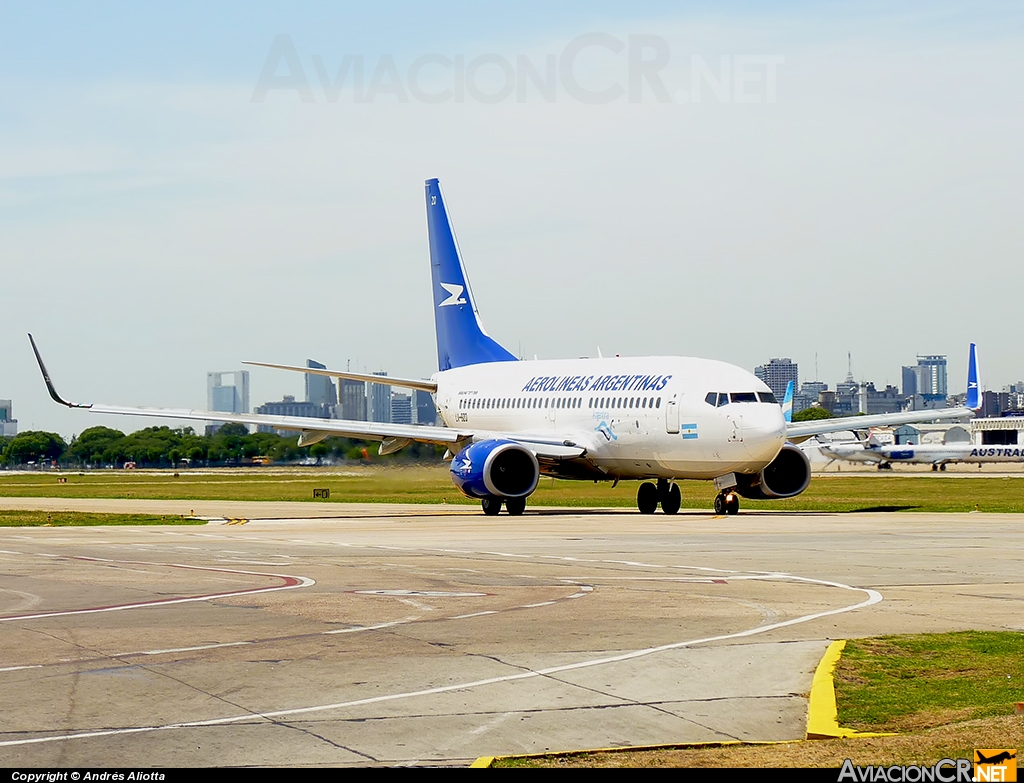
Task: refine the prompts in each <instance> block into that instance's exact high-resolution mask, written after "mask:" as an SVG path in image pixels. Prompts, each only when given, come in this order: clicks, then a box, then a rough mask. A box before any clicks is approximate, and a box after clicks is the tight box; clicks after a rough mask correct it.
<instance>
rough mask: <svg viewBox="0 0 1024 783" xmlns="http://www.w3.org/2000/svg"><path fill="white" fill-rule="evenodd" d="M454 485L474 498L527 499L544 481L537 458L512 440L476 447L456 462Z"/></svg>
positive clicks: (466, 449) (475, 444)
mask: <svg viewBox="0 0 1024 783" xmlns="http://www.w3.org/2000/svg"><path fill="white" fill-rule="evenodd" d="M451 472H452V481H453V482H455V486H457V487H458V488H459V489H460V490H462V493H463V494H464V495H466V496H467V497H471V498H486V497H497V498H524V497H526V496H527V495H530V494H532V493H533V491H534V490H535V489H536V488H537V481H538V480H540V465H539V464H538V463H537V456H536V455H535V454H534V453H533V452H532V451H530V450H529V449H528V448H525V447H524V446H522V445H521V444H519V443H516V442H515V441H511V440H499V439H494V440H482V441H480V442H479V443H473V444H471V445H469V446H467V447H466V448H464V449H463V450H462V451H460V452H459V453H458V454H456V455H455V459H453V460H452V467H451Z"/></svg>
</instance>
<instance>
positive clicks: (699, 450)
mask: <svg viewBox="0 0 1024 783" xmlns="http://www.w3.org/2000/svg"><path fill="white" fill-rule="evenodd" d="M426 203H427V233H428V239H429V244H430V262H431V273H432V281H433V292H434V314H435V328H436V337H437V350H438V372H437V373H435V374H434V375H433V376H432V377H431V378H430V380H429V381H427V380H413V379H402V378H395V377H393V376H388V377H387V378H386V379H385V378H382V377H379V376H375V375H366V374H362V373H350V372H338V371H334V370H318V369H310V368H306V367H295V366H291V365H278V364H266V363H261V362H247V364H254V365H258V366H264V367H274V368H278V369H283V370H291V371H295V372H302V373H307V374H317V375H324V376H329V377H334V378H347V379H352V380H359V381H365V382H367V383H386V384H387V385H390V386H397V387H400V388H411V389H420V390H426V391H429V392H431V393H432V394H433V396H434V402H435V405H436V407H437V411H438V415H439V417H440V419H441V421H442V422H443V423H444V426H417V425H401V424H379V423H373V422H365V421H348V420H337V419H315V418H299V417H291V416H267V415H260V414H231V413H219V412H214V411H199V410H181V409H171V408H139V407H125V406H113V405H102V404H87V405H79V404H77V403H70V402H67V401H66V400H64V399H62V398H61V397H60V396H59V395H58V394H57V392H56V390H55V389H54V386H53V383H52V382H51V381H50V378H49V375H48V373H47V371H46V368H45V366H44V365H43V362H42V358H41V357H40V355H39V351H38V349H37V348H36V346H35V341H34V340H33V341H32V346H33V350H34V351H35V353H36V358H37V360H38V362H39V367H40V370H41V371H42V373H43V377H44V379H45V381H46V384H47V388H48V390H49V393H50V396H51V397H52V398H53V399H54V400H55V401H57V402H59V403H61V404H63V405H67V406H69V407H81V408H85V409H88V410H89V411H90V412H93V413H116V414H125V415H144V416H156V417H161V418H180V419H190V420H199V421H222V422H237V423H241V424H250V425H251V424H257V425H269V426H272V427H275V428H277V429H283V430H295V431H299V432H300V433H301V434H300V439H299V445H309V444H312V443H316V442H317V441H320V440H323V439H324V438H327V437H330V436H341V437H352V438H361V439H364V440H378V441H381V445H380V453H382V454H387V453H391V452H393V451H397V450H398V449H400V448H402V447H403V446H405V445H408V444H409V443H410V442H412V441H420V442H427V443H435V444H443V445H445V446H447V448H448V449H449V452H450V454H452V455H454V457H453V459H452V464H451V476H452V480H453V481H454V483H455V484H456V485H457V486H458V487H459V489H460V490H461V491H462V492H463V493H464V494H466V495H467V496H468V497H472V498H477V499H479V500H480V501H481V505H482V506H483V509H484V511H485V513H488V514H496V513H498V512H499V511H500V510H501V508H502V506H504V507H505V508H506V509H507V511H508V512H509V513H511V514H521V513H522V512H523V510H524V509H525V507H526V498H527V497H528V496H529V495H531V494H532V493H533V491H534V490H535V489H536V487H537V482H538V480H539V477H540V476H541V475H547V476H558V477H562V478H570V479H584V480H595V481H599V480H605V481H613V482H618V481H620V480H630V479H632V480H641V481H643V482H644V483H642V484H641V485H640V487H639V490H638V492H637V506H638V508H639V509H640V511H641V512H643V513H653V512H654V511H655V510H656V509H657V507H658V506H659V505H660V506H661V508H662V510H663V511H665V512H666V513H670V514H671V513H675V512H676V511H678V510H679V506H680V493H679V488H678V486H677V484H676V482H677V481H680V480H684V479H699V480H714V481H715V484H716V487H717V488H718V489H719V494H718V496H717V498H716V499H715V510H716V512H718V513H736V512H737V511H738V509H739V497H740V496H743V497H747V498H785V497H793V496H794V495H797V494H799V493H800V492H803V491H804V489H806V487H807V484H808V482H809V481H810V476H811V470H810V464H809V462H808V461H807V458H806V457H805V456H804V454H803V452H802V451H801V449H800V448H798V447H797V446H796V445H794V444H795V443H798V442H800V441H802V440H806V439H807V438H810V437H812V436H814V435H817V434H820V433H825V432H831V431H834V430H837V429H845V428H847V427H848V426H849V422H847V421H843V422H841V423H839V424H837V423H836V420H825V421H813V422H801V423H791V422H788V421H787V420H786V419H785V418H784V415H783V409H782V407H781V406H780V405H779V403H778V401H776V399H775V397H774V396H773V395H772V392H771V390H770V389H769V388H768V386H766V385H765V384H764V383H762V382H761V381H760V380H758V379H757V378H756V377H755V376H754V375H753V374H751V373H749V372H747V371H746V370H743V369H741V368H739V367H735V366H733V365H729V364H726V363H724V362H720V361H714V360H709V359H696V358H687V357H678V356H651V357H643V358H619V357H615V358H597V359H571V360H545V361H536V360H535V361H520V360H517V358H516V357H515V356H513V355H512V354H511V353H509V352H508V351H507V350H506V349H505V348H503V347H502V346H501V345H499V344H498V343H497V342H495V341H494V340H493V339H492V338H491V337H489V336H488V335H487V333H486V332H485V331H484V329H483V326H482V325H481V323H480V319H479V315H478V313H477V310H476V307H475V305H474V302H473V295H472V289H471V288H470V285H469V279H468V276H467V275H466V270H465V266H464V264H463V260H462V257H461V254H460V252H459V249H458V244H457V242H456V239H455V234H454V231H453V229H452V226H451V223H450V221H449V219H448V214H447V211H446V209H445V204H444V199H443V197H442V194H441V189H440V185H439V183H438V181H437V180H436V179H431V180H428V181H427V182H426ZM30 339H31V335H30ZM974 356H975V354H974V346H973V345H972V346H971V373H973V376H972V378H976V362H975V358H974ZM969 380H970V379H969ZM977 388H978V387H977V383H976V381H975V383H974V386H973V389H974V397H970V396H969V400H968V406H969V407H976V405H977V397H978V394H977ZM965 413H970V410H969V408H957V409H949V410H944V411H927V412H926V413H921V412H915V413H901V414H884V415H878V416H866V417H860V418H859V419H858V426H862V427H867V426H882V425H889V424H900V423H909V422H916V421H921V420H935V419H945V418H952V417H957V416H962V415H964V414H965Z"/></svg>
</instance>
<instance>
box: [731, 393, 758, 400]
mask: <svg viewBox="0 0 1024 783" xmlns="http://www.w3.org/2000/svg"><path fill="white" fill-rule="evenodd" d="M729 399H730V400H731V401H732V402H757V395H756V394H754V392H732V393H731V394H730V395H729Z"/></svg>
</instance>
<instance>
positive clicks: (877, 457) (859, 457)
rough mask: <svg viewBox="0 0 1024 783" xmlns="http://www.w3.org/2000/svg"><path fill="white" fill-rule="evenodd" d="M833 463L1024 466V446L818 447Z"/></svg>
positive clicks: (869, 444)
mask: <svg viewBox="0 0 1024 783" xmlns="http://www.w3.org/2000/svg"><path fill="white" fill-rule="evenodd" d="M818 449H819V450H820V451H821V453H822V454H823V455H825V456H826V457H829V458H830V459H832V460H837V459H841V460H845V461H847V462H863V463H867V464H869V465H878V467H879V468H880V469H881V468H883V467H889V466H891V465H892V463H894V462H905V463H908V464H924V465H931V466H932V470H936V471H938V470H945V469H946V465H948V464H950V463H954V462H977V463H978V464H979V465H981V464H982V463H985V462H1024V447H1022V446H1013V445H1006V446H987V445H983V446H979V445H977V444H973V443H921V444H918V445H916V446H915V445H914V444H913V443H905V444H895V445H893V444H887V445H882V444H879V443H875V442H873V441H871V440H868V441H867V442H862V443H823V444H821V445H820V446H818Z"/></svg>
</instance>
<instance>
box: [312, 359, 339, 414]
mask: <svg viewBox="0 0 1024 783" xmlns="http://www.w3.org/2000/svg"><path fill="white" fill-rule="evenodd" d="M306 366H307V367H309V368H311V369H314V370H326V369H327V365H326V364H320V362H316V361H313V360H312V359H306ZM305 378H306V402H311V403H313V404H314V405H329V406H331V407H332V408H333V407H334V406H335V405H337V404H338V393H337V391H336V390H335V388H334V382H333V381H332V380H331V379H330V378H328V377H327V376H326V375H312V374H309V375H306V376H305Z"/></svg>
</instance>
